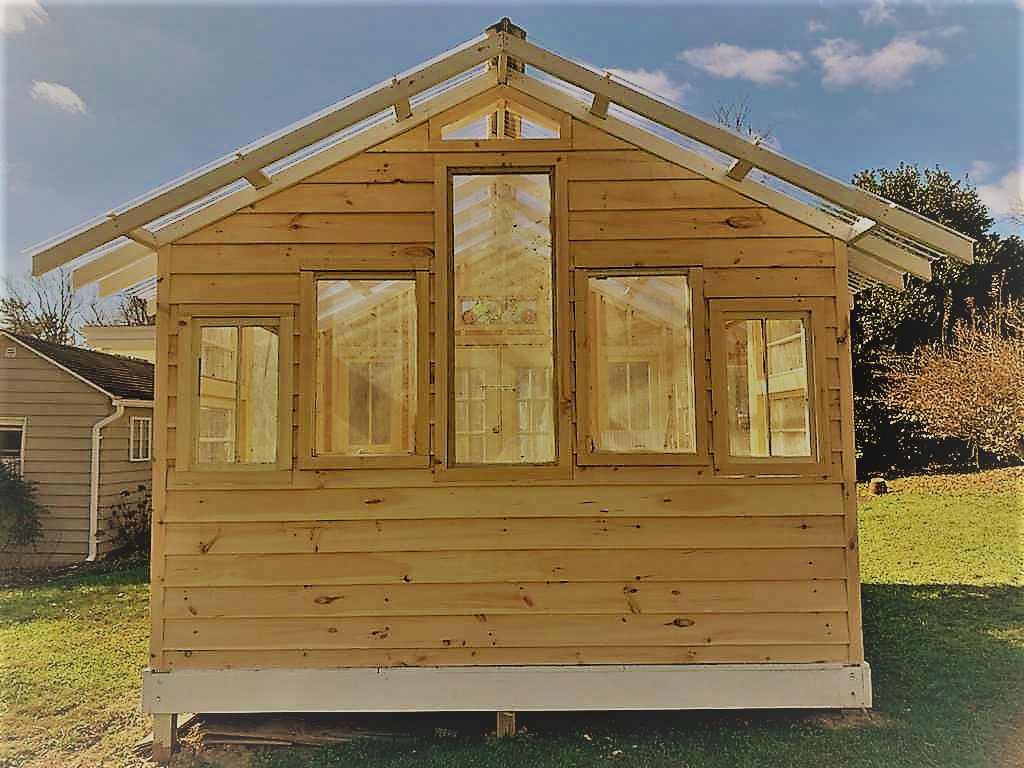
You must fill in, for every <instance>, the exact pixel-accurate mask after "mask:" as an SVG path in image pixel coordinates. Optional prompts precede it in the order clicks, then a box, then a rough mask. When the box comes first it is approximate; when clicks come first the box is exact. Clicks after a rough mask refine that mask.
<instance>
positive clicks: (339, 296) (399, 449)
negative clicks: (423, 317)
mask: <svg viewBox="0 0 1024 768" xmlns="http://www.w3.org/2000/svg"><path fill="white" fill-rule="evenodd" d="M416 338H417V293H416V281H415V279H414V278H412V277H408V276H402V277H397V276H396V277H383V276H379V277H378V276H374V277H359V278H355V277H351V278H344V279H342V278H322V279H318V280H317V281H316V349H315V355H316V382H315V390H316V391H315V395H314V409H313V410H314V413H313V420H314V431H315V435H314V443H313V454H314V455H315V456H330V455H335V456H338V455H340V456H386V455H405V454H412V453H414V452H415V451H416V448H417V446H416V423H417V392H418V376H417V368H418V362H417V360H418V351H417V344H416Z"/></svg>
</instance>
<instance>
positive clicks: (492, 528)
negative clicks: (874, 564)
mask: <svg viewBox="0 0 1024 768" xmlns="http://www.w3.org/2000/svg"><path fill="white" fill-rule="evenodd" d="M843 543H844V538H843V517H842V515H840V514H836V515H833V516H821V515H814V516H786V517H759V518H742V517H705V518H694V517H690V518H667V517H650V518H640V517H614V518H613V517H608V518H601V517H578V518H555V519H550V518H537V517H535V518H507V517H506V518H492V519H479V518H478V519H471V520H467V519H465V518H461V517H453V518H449V519H434V520H345V521H328V522H317V523H311V524H296V523H292V524H288V523H256V522H249V523H219V524H218V523H206V524H191V525H188V524H186V525H169V526H168V527H167V528H166V531H165V538H164V547H165V551H166V552H167V554H169V555H184V554H189V555H191V554H206V553H212V554H263V553H301V552H309V553H314V552H430V551H432V550H437V549H449V550H486V549H504V550H529V549H643V548H645V547H660V548H688V547H728V548H736V547H827V546H843Z"/></svg>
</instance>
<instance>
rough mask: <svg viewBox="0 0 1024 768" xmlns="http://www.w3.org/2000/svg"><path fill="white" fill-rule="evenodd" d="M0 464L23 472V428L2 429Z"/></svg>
mask: <svg viewBox="0 0 1024 768" xmlns="http://www.w3.org/2000/svg"><path fill="white" fill-rule="evenodd" d="M0 462H2V463H3V464H6V465H7V467H8V468H9V469H11V470H13V471H14V472H16V473H20V472H21V427H14V426H7V427H0Z"/></svg>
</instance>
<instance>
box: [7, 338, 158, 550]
mask: <svg viewBox="0 0 1024 768" xmlns="http://www.w3.org/2000/svg"><path fill="white" fill-rule="evenodd" d="M0 347H2V349H0V457H2V458H3V460H4V461H7V462H9V463H11V464H12V465H14V466H15V467H17V468H18V469H19V470H20V471H21V472H22V474H23V475H24V477H25V479H27V480H30V481H32V482H34V483H36V484H37V496H38V500H39V502H40V503H41V504H42V505H43V506H44V507H45V509H46V511H45V514H44V515H43V519H42V523H43V536H42V539H40V541H39V542H38V543H37V544H36V546H35V547H34V548H30V549H28V550H24V551H18V552H7V553H4V554H0V564H10V565H33V566H34V565H60V564H66V563H71V562H75V561H79V560H94V559H96V558H97V557H100V556H102V555H103V554H105V553H106V552H108V551H109V550H110V547H111V544H110V537H109V535H108V534H107V531H106V521H107V513H108V510H109V508H110V506H111V505H112V504H114V503H116V502H117V501H118V500H119V498H120V493H121V491H123V490H135V489H137V488H138V486H140V485H145V486H146V487H147V488H150V487H151V486H152V475H153V471H152V458H151V455H152V442H153V418H152V417H153V365H152V364H151V363H149V362H146V361H144V360H132V359H129V358H124V357H116V356H114V355H107V354H104V353H102V352H94V351H92V350H87V349H79V348H78V347H71V346H66V345H63V344H50V343H49V342H45V341H40V340H39V339H34V338H31V337H28V336H22V335H19V334H14V333H9V332H7V331H0Z"/></svg>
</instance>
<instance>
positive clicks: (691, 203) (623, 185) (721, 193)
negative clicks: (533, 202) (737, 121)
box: [569, 179, 764, 211]
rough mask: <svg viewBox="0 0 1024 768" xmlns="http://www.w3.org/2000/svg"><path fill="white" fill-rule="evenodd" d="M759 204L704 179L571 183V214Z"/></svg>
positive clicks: (742, 206)
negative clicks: (574, 212)
mask: <svg viewBox="0 0 1024 768" xmlns="http://www.w3.org/2000/svg"><path fill="white" fill-rule="evenodd" d="M761 207H764V206H763V205H762V204H760V203H757V202H755V201H753V200H751V199H750V198H749V197H744V196H743V195H741V194H739V193H738V192H734V191H732V190H731V189H729V188H728V187H723V186H721V185H720V184H715V183H714V182H713V181H708V180H707V179H658V180H654V179H651V180H626V181H607V180H604V181H573V182H570V183H569V210H571V211H644V210H663V209H673V208H761Z"/></svg>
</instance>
